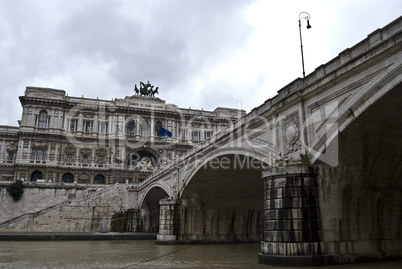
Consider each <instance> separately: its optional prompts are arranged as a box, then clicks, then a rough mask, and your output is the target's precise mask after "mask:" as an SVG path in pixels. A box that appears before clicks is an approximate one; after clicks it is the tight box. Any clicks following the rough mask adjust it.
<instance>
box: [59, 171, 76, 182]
mask: <svg viewBox="0 0 402 269" xmlns="http://www.w3.org/2000/svg"><path fill="white" fill-rule="evenodd" d="M61 180H63V182H65V183H73V182H74V176H73V174H71V173H65V174H64V175H63V177H62V179H61Z"/></svg>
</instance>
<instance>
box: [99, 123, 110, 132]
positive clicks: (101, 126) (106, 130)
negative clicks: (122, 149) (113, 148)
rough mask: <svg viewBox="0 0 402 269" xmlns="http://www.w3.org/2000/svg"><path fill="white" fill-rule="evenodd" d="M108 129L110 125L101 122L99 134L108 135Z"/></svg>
mask: <svg viewBox="0 0 402 269" xmlns="http://www.w3.org/2000/svg"><path fill="white" fill-rule="evenodd" d="M108 127H109V123H107V122H100V123H99V127H98V129H99V130H98V132H99V133H101V134H107V133H108Z"/></svg>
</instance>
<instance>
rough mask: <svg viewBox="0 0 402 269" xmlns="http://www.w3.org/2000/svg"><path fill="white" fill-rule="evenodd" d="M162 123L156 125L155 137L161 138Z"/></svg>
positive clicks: (158, 122)
mask: <svg viewBox="0 0 402 269" xmlns="http://www.w3.org/2000/svg"><path fill="white" fill-rule="evenodd" d="M161 128H162V122H160V121H159V120H158V121H157V122H156V123H155V136H161Z"/></svg>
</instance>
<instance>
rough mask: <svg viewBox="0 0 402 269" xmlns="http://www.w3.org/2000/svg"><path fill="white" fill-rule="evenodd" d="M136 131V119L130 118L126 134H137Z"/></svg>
mask: <svg viewBox="0 0 402 269" xmlns="http://www.w3.org/2000/svg"><path fill="white" fill-rule="evenodd" d="M135 132H136V124H135V121H134V120H130V121H128V122H127V126H126V134H127V135H135Z"/></svg>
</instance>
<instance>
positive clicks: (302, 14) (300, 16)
mask: <svg viewBox="0 0 402 269" xmlns="http://www.w3.org/2000/svg"><path fill="white" fill-rule="evenodd" d="M310 18H311V16H310V14H308V13H307V12H304V11H302V12H300V14H299V33H300V49H301V58H302V67H303V78H305V77H306V76H305V72H304V57H303V42H302V34H301V20H302V19H306V20H307V29H310V28H311V25H310Z"/></svg>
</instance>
